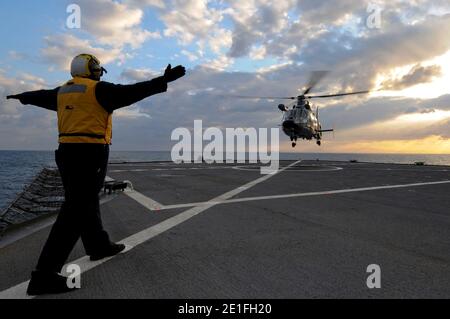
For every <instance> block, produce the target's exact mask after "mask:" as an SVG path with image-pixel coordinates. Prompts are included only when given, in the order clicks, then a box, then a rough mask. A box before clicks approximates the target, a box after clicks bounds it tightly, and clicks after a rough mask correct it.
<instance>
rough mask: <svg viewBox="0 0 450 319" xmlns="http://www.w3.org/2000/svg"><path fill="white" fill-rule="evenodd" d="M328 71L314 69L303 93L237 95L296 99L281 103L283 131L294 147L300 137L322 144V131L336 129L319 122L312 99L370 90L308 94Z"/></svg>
mask: <svg viewBox="0 0 450 319" xmlns="http://www.w3.org/2000/svg"><path fill="white" fill-rule="evenodd" d="M327 73H328V71H314V72H312V73H311V75H310V79H309V82H308V85H307V86H306V89H305V90H304V91H303V94H301V95H298V96H291V97H267V96H266V97H260V96H259V97H258V96H236V97H238V98H249V99H263V100H294V102H293V103H291V104H290V105H288V106H286V105H285V104H279V105H278V109H279V110H280V111H281V112H283V118H282V122H281V125H280V126H281V127H282V129H283V132H284V133H285V134H286V135H287V136H288V137H290V139H291V142H292V147H295V146H296V145H297V140H298V139H304V140H305V139H306V140H312V139H313V138H314V139H315V140H316V143H317V145H319V146H320V145H321V144H322V133H325V132H333V131H334V129H322V125H321V124H320V122H319V107H316V109H315V112H314V111H313V107H312V105H311V104H310V102H309V100H310V99H318V98H331V97H340V96H346V95H355V94H365V93H369V92H370V91H357V92H348V93H338V94H327V95H308V94H309V93H310V92H311V90H312V89H313V88H314V87H315V86H316V85H317V84H318V83H319V81H320V80H321V79H322V78H323V77H324V76H325V75H326V74H327Z"/></svg>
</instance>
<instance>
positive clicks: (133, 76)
mask: <svg viewBox="0 0 450 319" xmlns="http://www.w3.org/2000/svg"><path fill="white" fill-rule="evenodd" d="M160 75H161V73H160V72H157V71H154V70H150V69H130V68H128V69H125V70H123V71H122V73H121V74H120V78H121V79H124V80H125V81H127V82H141V81H149V80H151V79H152V78H155V77H157V76H160Z"/></svg>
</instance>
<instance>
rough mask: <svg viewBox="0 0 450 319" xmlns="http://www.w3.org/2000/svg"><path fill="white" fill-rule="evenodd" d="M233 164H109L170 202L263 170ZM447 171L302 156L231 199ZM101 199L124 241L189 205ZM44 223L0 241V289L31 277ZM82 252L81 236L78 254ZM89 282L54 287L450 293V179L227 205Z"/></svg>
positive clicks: (238, 182)
mask: <svg viewBox="0 0 450 319" xmlns="http://www.w3.org/2000/svg"><path fill="white" fill-rule="evenodd" d="M291 163H292V162H282V163H281V165H282V166H286V165H288V164H291ZM233 166H236V165H227V164H215V165H205V164H183V165H175V164H172V163H147V164H145V163H142V164H135V165H129V164H128V165H110V168H109V170H110V171H109V173H108V175H109V176H111V177H112V178H115V179H120V180H122V179H127V180H130V181H132V182H133V185H134V187H135V189H136V191H138V192H140V193H142V194H144V195H145V196H148V197H150V198H152V199H153V200H155V201H157V202H159V203H161V204H163V205H173V204H184V203H192V202H203V201H208V200H211V199H213V198H215V197H217V196H220V195H222V194H224V193H226V192H228V191H230V190H234V189H236V188H238V187H240V186H242V185H244V184H246V183H248V182H251V181H253V180H256V179H258V178H260V177H261V176H262V175H260V173H259V170H257V169H256V166H255V165H244V166H245V167H241V168H244V169H241V168H240V169H236V168H233ZM337 168H342V169H339V170H338V169H337ZM136 170H139V171H136ZM444 180H450V169H449V168H447V167H439V166H424V167H419V166H409V165H393V164H368V163H342V162H323V161H320V162H315V161H308V162H306V161H305V162H302V163H301V164H298V165H297V166H295V167H292V168H290V169H288V170H286V171H283V172H281V173H279V174H277V175H275V176H272V177H270V178H269V179H268V180H266V181H263V182H261V183H259V184H257V185H255V186H253V187H251V188H250V189H248V190H245V191H243V192H241V193H239V194H238V195H237V196H235V197H232V198H241V199H245V198H249V197H259V196H262V197H264V196H272V195H287V194H295V193H310V192H322V191H336V190H347V189H354V188H361V187H368V188H370V187H377V186H388V185H404V184H414V183H430V182H437V181H444ZM102 209H103V216H104V220H105V226H106V227H107V228H108V229H109V230H110V232H111V235H112V237H113V238H114V239H115V240H120V239H123V238H126V237H129V236H131V235H133V234H135V233H137V232H139V231H141V230H143V229H146V228H148V227H150V226H152V225H157V224H158V223H160V222H161V221H163V220H165V219H167V218H170V217H172V216H175V215H177V214H179V213H181V212H183V211H186V210H187V209H189V208H177V209H169V210H161V211H150V210H149V209H147V208H145V207H143V206H141V205H140V204H139V203H137V202H135V201H134V200H133V199H131V198H129V197H127V196H126V195H120V196H119V197H118V198H116V199H114V200H112V201H111V202H109V203H107V204H105V205H104V206H103V208H102ZM47 234H48V229H44V230H42V231H39V232H37V233H35V234H33V235H30V236H29V237H27V238H24V239H22V240H20V241H18V242H16V243H14V244H12V245H10V246H7V247H5V248H2V249H0V291H1V290H4V289H6V288H9V287H11V286H14V285H17V284H19V283H21V282H23V281H25V280H27V279H28V276H29V271H30V270H31V269H32V267H33V265H34V263H35V261H36V258H37V256H38V254H39V252H40V249H41V246H42V244H43V242H44V240H45V237H46V236H47ZM82 255H83V250H82V247H81V245H78V246H77V248H76V249H75V251H74V254H73V256H72V257H71V258H72V259H75V258H77V257H79V256H82ZM369 264H378V265H380V266H381V280H382V288H381V289H372V290H370V289H368V288H367V286H366V278H367V276H368V275H369V274H367V273H366V268H367V266H368V265H369ZM82 285H83V288H82V289H81V290H79V291H77V292H75V293H71V294H66V295H61V296H49V297H48V298H124V297H125V298H126V297H130V298H216V297H218V298H304V297H307V298H308V297H344V298H347V297H356V298H373V297H383V298H384V297H386V298H394V297H400V298H402V297H430V298H432V297H444V298H445V297H446V298H448V297H450V184H448V183H447V184H438V185H423V186H416V187H403V188H388V189H381V190H367V191H363V192H346V193H340V194H339V193H331V194H320V195H315V196H302V197H290V198H268V199H264V198H260V199H251V200H248V201H243V202H235V203H223V204H219V205H216V206H213V207H211V208H209V209H207V210H205V211H204V212H202V213H200V214H199V215H197V216H194V217H193V218H191V219H189V220H187V221H185V222H184V223H181V224H179V225H177V226H175V227H173V228H171V229H169V230H168V231H165V232H163V233H162V234H160V235H158V236H156V237H154V238H152V239H150V240H148V241H146V242H144V243H143V244H141V245H139V246H137V247H135V248H134V249H133V250H131V251H130V252H128V253H126V254H123V255H119V256H117V257H115V258H113V259H112V260H110V261H108V262H106V263H103V264H101V265H99V266H98V267H95V268H94V269H91V270H89V271H88V272H86V273H83V275H82Z"/></svg>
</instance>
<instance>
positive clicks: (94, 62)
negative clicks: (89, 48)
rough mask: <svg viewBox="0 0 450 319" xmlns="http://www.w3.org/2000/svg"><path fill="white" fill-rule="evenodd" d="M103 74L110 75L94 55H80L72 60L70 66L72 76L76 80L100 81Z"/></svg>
mask: <svg viewBox="0 0 450 319" xmlns="http://www.w3.org/2000/svg"><path fill="white" fill-rule="evenodd" d="M103 73H108V71H106V70H105V68H103V67H102V66H101V64H100V61H99V59H97V58H96V57H95V56H93V55H92V54H80V55H77V56H76V57H75V58H73V60H72V64H71V65H70V74H71V75H72V76H73V77H74V78H75V77H79V78H89V79H93V80H97V81H98V80H100V77H102V76H103Z"/></svg>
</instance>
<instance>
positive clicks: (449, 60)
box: [371, 51, 450, 99]
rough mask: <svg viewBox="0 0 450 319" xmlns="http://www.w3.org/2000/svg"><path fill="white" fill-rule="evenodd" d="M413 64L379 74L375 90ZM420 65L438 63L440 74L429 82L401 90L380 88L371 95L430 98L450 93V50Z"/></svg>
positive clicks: (399, 75) (405, 72)
mask: <svg viewBox="0 0 450 319" xmlns="http://www.w3.org/2000/svg"><path fill="white" fill-rule="evenodd" d="M414 65H415V64H410V65H406V66H402V67H398V68H394V69H392V70H391V71H390V72H388V73H384V74H379V75H378V78H377V80H376V90H381V88H382V85H381V84H382V83H383V82H385V81H386V80H389V79H399V78H401V77H402V76H404V75H406V74H407V73H408V72H409V71H410V70H411V68H412V67H414ZM421 65H422V66H431V65H439V66H440V67H441V71H442V74H441V75H440V76H438V77H435V78H434V79H433V80H432V81H431V82H428V83H420V84H417V85H413V86H411V87H408V88H405V89H401V90H381V91H379V92H374V93H372V94H371V95H372V96H373V97H378V96H399V97H408V98H418V99H432V98H436V97H439V96H441V95H444V94H450V86H449V83H450V51H448V52H447V53H445V54H444V55H441V56H439V57H437V58H434V59H432V60H428V61H425V62H422V63H421Z"/></svg>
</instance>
